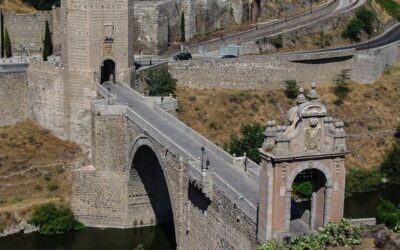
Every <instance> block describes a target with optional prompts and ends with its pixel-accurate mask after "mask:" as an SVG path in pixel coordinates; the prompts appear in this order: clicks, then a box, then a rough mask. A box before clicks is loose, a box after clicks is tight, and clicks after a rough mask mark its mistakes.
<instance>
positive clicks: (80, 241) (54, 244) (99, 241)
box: [0, 185, 400, 250]
mask: <svg viewBox="0 0 400 250" xmlns="http://www.w3.org/2000/svg"><path fill="white" fill-rule="evenodd" d="M381 199H386V200H390V201H392V202H394V203H395V204H399V203H400V185H387V186H385V187H382V188H380V189H379V190H376V191H373V192H369V193H360V194H354V195H353V196H351V197H348V198H346V200H345V210H344V214H345V217H346V218H367V217H374V216H375V209H376V207H377V206H378V205H379V202H380V200H381ZM174 242H175V240H174V229H173V224H172V223H170V224H163V225H160V226H155V227H146V228H135V229H96V228H86V229H84V230H82V231H79V232H71V233H66V234H60V235H41V234H39V233H31V234H15V235H11V236H7V237H3V238H0V249H1V250H3V249H7V250H26V249H33V250H66V249H71V250H72V249H73V250H91V249H93V250H95V249H96V250H103V249H104V250H106V249H111V250H133V249H134V248H135V247H136V246H137V245H139V244H142V245H143V247H144V249H146V250H158V249H159V250H170V249H175V245H174Z"/></svg>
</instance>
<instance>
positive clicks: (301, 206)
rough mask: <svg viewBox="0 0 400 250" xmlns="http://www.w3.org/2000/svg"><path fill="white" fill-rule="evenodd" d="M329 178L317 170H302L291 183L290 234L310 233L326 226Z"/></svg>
mask: <svg viewBox="0 0 400 250" xmlns="http://www.w3.org/2000/svg"><path fill="white" fill-rule="evenodd" d="M326 185H327V178H326V176H325V174H324V173H323V172H322V171H320V170H318V169H315V168H311V169H305V170H302V171H301V172H300V173H298V174H297V175H296V177H295V178H294V180H293V182H292V183H291V190H292V192H291V193H290V194H291V197H290V232H292V233H293V234H302V233H310V232H312V231H313V230H316V229H318V228H319V227H323V226H324V219H325V218H326V216H325V214H326V213H327V211H326V209H327V206H326V205H325V203H326V192H325V187H326Z"/></svg>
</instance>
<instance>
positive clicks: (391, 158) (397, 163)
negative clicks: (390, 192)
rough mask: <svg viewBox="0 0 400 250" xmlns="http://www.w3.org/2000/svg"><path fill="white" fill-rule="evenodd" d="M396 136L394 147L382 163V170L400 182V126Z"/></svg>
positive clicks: (390, 177) (391, 178)
mask: <svg viewBox="0 0 400 250" xmlns="http://www.w3.org/2000/svg"><path fill="white" fill-rule="evenodd" d="M395 136H396V139H395V142H394V143H393V148H392V150H391V151H390V152H389V153H388V154H387V155H386V157H385V160H384V161H383V163H382V171H383V172H384V173H386V175H387V176H388V177H389V180H390V181H391V182H394V183H399V184H400V126H399V127H398V128H397V133H396V135H395Z"/></svg>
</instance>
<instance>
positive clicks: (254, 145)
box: [224, 123, 265, 163]
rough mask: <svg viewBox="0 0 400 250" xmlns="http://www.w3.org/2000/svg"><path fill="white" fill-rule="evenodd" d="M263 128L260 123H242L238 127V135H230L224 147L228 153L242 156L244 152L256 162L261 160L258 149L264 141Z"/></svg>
mask: <svg viewBox="0 0 400 250" xmlns="http://www.w3.org/2000/svg"><path fill="white" fill-rule="evenodd" d="M264 130H265V127H264V126H262V125H261V124H260V123H253V124H249V125H244V126H242V127H241V128H240V133H241V135H240V137H237V136H236V135H231V140H230V142H229V143H227V144H225V146H224V148H225V150H226V151H228V152H229V153H230V154H236V155H237V156H242V155H243V154H244V153H246V155H247V157H249V158H250V159H251V160H253V161H254V162H256V163H258V162H260V160H261V158H260V153H259V152H258V149H259V148H261V146H262V143H263V142H264V135H263V133H264Z"/></svg>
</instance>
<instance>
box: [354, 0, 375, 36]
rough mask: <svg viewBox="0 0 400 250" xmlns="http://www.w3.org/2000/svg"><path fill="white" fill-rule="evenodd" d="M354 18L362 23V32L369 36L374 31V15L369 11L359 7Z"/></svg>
mask: <svg viewBox="0 0 400 250" xmlns="http://www.w3.org/2000/svg"><path fill="white" fill-rule="evenodd" d="M356 18H357V19H359V20H360V21H361V22H363V24H364V27H363V30H364V31H365V32H366V33H367V34H368V35H369V36H370V35H372V33H373V31H374V26H373V23H374V21H375V20H376V15H375V13H374V12H372V11H371V10H369V9H367V8H365V7H364V6H363V7H361V8H360V9H358V10H357V11H356Z"/></svg>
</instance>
